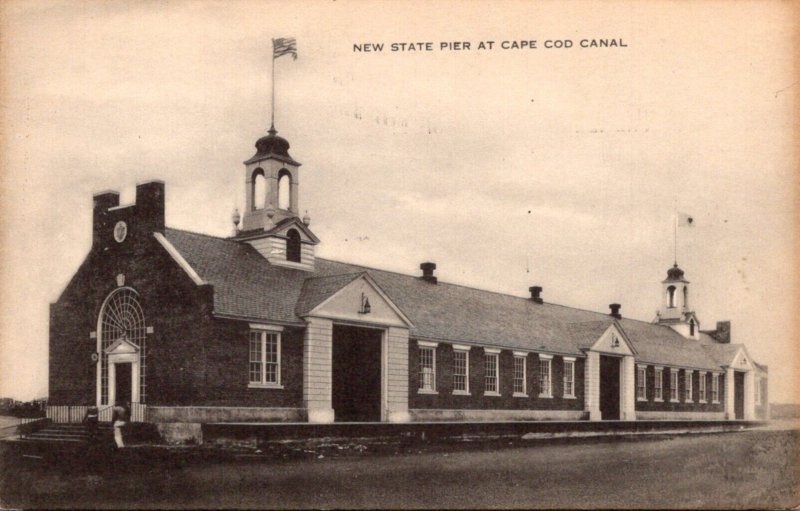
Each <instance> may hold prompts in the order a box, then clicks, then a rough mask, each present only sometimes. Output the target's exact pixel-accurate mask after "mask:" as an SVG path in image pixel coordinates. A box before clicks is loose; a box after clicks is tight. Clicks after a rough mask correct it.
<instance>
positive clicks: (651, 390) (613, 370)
mask: <svg viewBox="0 0 800 511" xmlns="http://www.w3.org/2000/svg"><path fill="white" fill-rule="evenodd" d="M256 149H257V151H256V154H255V155H254V156H253V157H252V158H250V159H249V160H247V161H246V162H245V164H244V167H245V168H244V174H243V178H244V181H245V182H246V195H247V197H246V208H245V211H244V213H243V215H242V216H241V218H240V217H239V216H238V214H237V215H236V216H235V218H234V222H235V223H236V224H237V233H236V235H235V236H232V237H230V238H219V237H213V236H207V235H203V234H196V233H192V232H186V231H182V230H178V229H172V228H169V227H167V226H166V224H165V218H164V211H165V209H164V201H165V186H164V183H162V182H149V183H145V184H141V185H138V186H137V188H136V202H135V204H133V205H128V206H121V205H120V204H119V194H118V193H117V192H103V193H99V194H96V195H95V196H94V213H93V241H92V247H91V250H90V251H89V254H88V255H87V257H86V259H85V260H84V262H83V263H82V264H81V266H80V267H79V268H78V271H77V272H76V274H75V275H74V277H73V278H72V279H71V281H70V282H69V284H68V285H67V287H66V289H65V290H64V292H63V293H62V294H61V296H60V297H59V298H58V301H57V302H56V303H54V304H52V306H51V309H50V401H49V404H50V409H49V411H48V413H49V414H50V415H51V416H52V417H56V418H60V420H76V418H80V417H81V416H82V411H83V410H85V407H86V406H89V405H98V406H100V407H101V409H103V410H104V411H103V413H107V412H106V410H107V407H108V406H109V405H111V404H114V403H120V402H122V401H128V402H131V403H132V408H133V415H134V420H147V421H151V422H158V423H170V422H180V423H203V422H220V421H222V422H224V421H310V422H333V421H388V422H406V421H432V420H465V421H470V420H540V419H541V420H547V419H551V420H553V419H560V420H580V419H585V420H601V419H619V420H647V419H690V420H694V419H696V420H715V419H734V418H735V419H754V418H757V417H766V416H767V414H768V405H767V368H766V367H764V366H760V365H758V364H756V363H755V362H754V361H753V360H752V358H751V357H750V356H749V355H748V353H747V350H746V348H745V347H744V345H742V344H732V343H731V328H730V323H729V322H719V323H717V325H716V328H715V329H714V330H701V329H700V328H701V324H700V321H699V319H698V317H697V316H696V315H695V312H694V310H693V309H692V307H691V305H690V301H689V297H690V283H689V281H688V280H686V278H685V276H684V272H683V271H682V270H681V269H680V268H679V267H678V266H677V264H676V265H675V266H674V267H672V268H670V269H669V270H668V271H667V277H666V279H665V280H664V281H663V292H662V297H661V301H662V303H661V309H660V312H659V314H658V316H657V317H656V319H655V320H654V321H653V322H652V323H647V322H642V321H637V320H633V319H627V318H623V317H622V316H621V315H620V313H619V310H620V307H619V305H617V304H612V305H611V306H610V307H611V311H610V313H608V314H607V313H601V312H590V311H585V310H580V309H574V308H570V307H565V306H562V305H555V304H550V303H547V302H546V301H545V300H544V299H543V298H542V294H541V293H542V289H541V288H540V287H531V288H530V292H531V296H530V298H527V299H526V298H520V297H516V296H509V295H503V294H499V293H494V292H490V291H483V290H479V289H473V288H469V287H464V286H459V285H453V284H448V283H444V282H439V281H438V280H437V278H436V276H435V269H436V265H435V264H433V263H423V264H421V265H420V269H421V270H422V274H421V275H418V276H415V275H404V274H398V273H394V272H388V271H383V270H379V269H374V268H366V267H362V266H357V265H353V264H348V263H344V262H339V261H332V260H327V259H322V258H318V257H316V256H315V248H316V246H317V245H318V244H319V243H320V240H319V239H318V238H317V237H316V236H315V235H314V233H313V232H312V230H311V228H310V220H309V219H308V218H307V217H306V218H300V216H299V211H300V210H299V207H298V201H299V196H300V181H299V172H300V170H299V169H300V164H299V163H298V162H297V161H295V160H294V159H293V158H292V157H291V156H290V155H289V143H288V142H287V141H286V140H285V139H284V138H282V137H280V136H278V135H277V132H276V131H274V129H271V130H270V131H269V133H268V134H267V135H266V136H264V137H262V138H261V139H259V140H258V141H257V142H256ZM654 298H655V297H654Z"/></svg>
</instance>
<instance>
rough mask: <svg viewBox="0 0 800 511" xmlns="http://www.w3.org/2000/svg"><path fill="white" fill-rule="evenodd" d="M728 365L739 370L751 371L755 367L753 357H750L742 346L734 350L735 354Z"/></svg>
mask: <svg viewBox="0 0 800 511" xmlns="http://www.w3.org/2000/svg"><path fill="white" fill-rule="evenodd" d="M728 365H729V367H732V368H734V369H738V370H740V371H751V370H753V369H754V368H755V366H754V365H753V359H752V358H750V355H749V354H748V353H747V350H745V349H744V346H742V347H741V348H739V350H738V351H737V352H736V355H734V356H733V359H732V360H731V361H730V364H728Z"/></svg>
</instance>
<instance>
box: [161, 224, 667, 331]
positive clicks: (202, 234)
mask: <svg viewBox="0 0 800 511" xmlns="http://www.w3.org/2000/svg"><path fill="white" fill-rule="evenodd" d="M166 228H167V229H170V230H173V231H178V232H183V233H187V234H194V235H197V236H203V237H206V238H212V239H216V240H219V241H227V242H231V243H236V244H240V243H241V242H240V241H238V240H234V239H231V238H223V237H220V236H214V235H212V234H205V233H201V232H195V231H189V230H187V229H178V228H175V227H166ZM316 259H317V260H318V261H326V262H330V263H335V264H346V265H348V266H354V267H356V268H362V270H361V271H357V272H347V273H338V274H336V275H350V274H351V273H361V272H362V271H367V272H368V271H370V270H374V271H379V272H383V273H390V274H392V275H398V276H400V277H409V278H416V277H415V276H414V275H411V274H408V273H402V272H399V271H395V270H384V269H382V268H374V267H372V266H365V265H363V264H357V263H349V262H347V261H337V260H335V259H328V258H325V257H317V258H316ZM326 276H334V275H326ZM316 278H321V276H320V277H309V278H308V279H306V280H311V279H316ZM436 285H445V286H452V287H460V288H463V289H470V290H472V291H480V292H482V293H491V294H495V295H499V296H504V297H507V298H513V299H516V300H524V301H525V302H528V301H530V299H528V298H525V297H523V296H518V295H512V294H508V293H502V292H500V291H493V290H491V289H483V288H480V287H475V286H468V285H465V284H456V283H453V282H447V281H442V280H439V281H438V283H437V284H436ZM539 305H552V306H554V307H562V308H565V309H572V310H576V311H582V312H588V313H591V314H598V315H600V316H605V315H606V314H605V313H604V312H599V311H595V310H590V309H583V308H580V307H575V306H572V305H564V304H560V303H554V302H545V303H543V304H539ZM622 319H625V320H628V321H636V322H638V323H643V324H645V325H651V326H662V327H663V326H664V325H659V324H658V323H652V322H650V321H645V320H643V319H636V318H629V317H623V318H622ZM594 321H600V319H599V318H598V319H596V320H594ZM574 323H580V322H579V321H576V322H574ZM584 323H585V321H584ZM667 328H668V327H667Z"/></svg>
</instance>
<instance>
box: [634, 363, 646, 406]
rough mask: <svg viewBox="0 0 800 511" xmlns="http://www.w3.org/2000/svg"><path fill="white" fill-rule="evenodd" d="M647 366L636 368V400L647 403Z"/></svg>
mask: <svg viewBox="0 0 800 511" xmlns="http://www.w3.org/2000/svg"><path fill="white" fill-rule="evenodd" d="M646 375H647V366H643V365H637V366H636V399H638V400H639V401H647V380H646V379H645V377H646Z"/></svg>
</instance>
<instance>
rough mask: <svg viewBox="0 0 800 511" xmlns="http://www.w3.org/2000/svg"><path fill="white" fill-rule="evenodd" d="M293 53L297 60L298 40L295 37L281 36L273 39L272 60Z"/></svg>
mask: <svg viewBox="0 0 800 511" xmlns="http://www.w3.org/2000/svg"><path fill="white" fill-rule="evenodd" d="M284 55H291V56H292V58H293V59H294V60H297V40H295V38H294V37H279V38H278V39H273V40H272V60H275V59H277V58H278V57H283V56H284Z"/></svg>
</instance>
